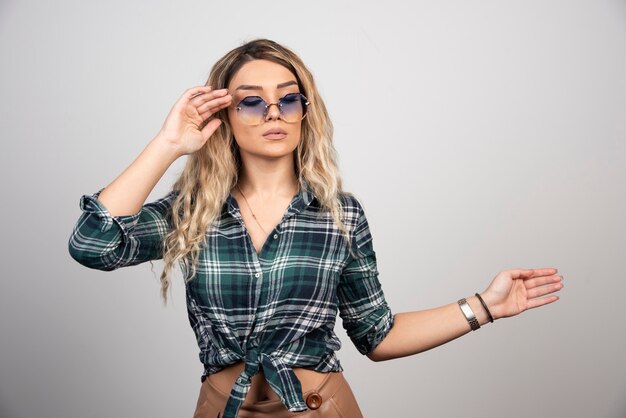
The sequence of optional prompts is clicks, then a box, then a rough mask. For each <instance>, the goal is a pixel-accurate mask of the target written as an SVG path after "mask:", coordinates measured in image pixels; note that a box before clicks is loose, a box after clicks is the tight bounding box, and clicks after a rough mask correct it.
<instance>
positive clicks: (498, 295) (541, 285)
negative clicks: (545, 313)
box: [481, 268, 563, 319]
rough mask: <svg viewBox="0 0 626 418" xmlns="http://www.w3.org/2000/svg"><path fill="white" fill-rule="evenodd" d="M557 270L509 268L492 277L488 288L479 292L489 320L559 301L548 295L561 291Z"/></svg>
mask: <svg viewBox="0 0 626 418" xmlns="http://www.w3.org/2000/svg"><path fill="white" fill-rule="evenodd" d="M556 273H557V269H555V268H544V269H513V270H504V271H501V272H500V273H498V274H497V275H496V277H495V278H494V279H493V281H492V282H491V284H490V285H489V287H488V288H487V289H486V290H485V291H484V292H482V293H481V296H482V298H483V299H484V300H485V303H486V304H487V306H488V307H489V311H490V312H491V315H492V316H493V319H499V318H506V317H508V316H514V315H518V314H520V313H522V312H524V311H525V310H527V309H532V308H537V307H539V306H544V305H547V304H549V303H552V302H556V301H557V300H559V297H558V296H555V295H551V296H546V295H550V294H551V293H554V292H557V291H559V290H561V289H562V288H563V283H561V280H562V279H563V277H562V276H558V275H556Z"/></svg>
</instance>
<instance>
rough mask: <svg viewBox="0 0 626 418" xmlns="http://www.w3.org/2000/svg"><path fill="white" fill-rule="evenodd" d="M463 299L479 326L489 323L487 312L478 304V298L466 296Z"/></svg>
mask: <svg viewBox="0 0 626 418" xmlns="http://www.w3.org/2000/svg"><path fill="white" fill-rule="evenodd" d="M465 299H466V300H467V303H468V304H469V306H470V308H472V311H474V315H475V316H476V319H477V320H478V323H479V324H480V326H483V325H485V324H488V323H489V322H491V321H489V315H488V314H487V311H486V310H485V308H484V307H483V305H482V304H481V303H480V300H479V299H478V297H476V295H472V296H468V297H466V298H465Z"/></svg>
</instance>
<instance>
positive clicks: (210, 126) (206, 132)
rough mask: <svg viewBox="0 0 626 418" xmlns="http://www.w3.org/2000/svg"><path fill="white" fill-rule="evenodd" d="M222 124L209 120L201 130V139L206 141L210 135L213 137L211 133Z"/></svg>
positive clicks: (215, 120)
mask: <svg viewBox="0 0 626 418" xmlns="http://www.w3.org/2000/svg"><path fill="white" fill-rule="evenodd" d="M221 124H222V121H221V120H219V119H213V120H210V121H209V122H208V123H207V124H206V125H205V127H204V128H202V131H200V132H202V137H203V138H204V140H205V141H206V140H207V139H208V138H209V137H210V136H211V135H213V132H215V131H216V130H217V128H219V127H220V125H221Z"/></svg>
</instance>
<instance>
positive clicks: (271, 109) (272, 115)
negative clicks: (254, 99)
mask: <svg viewBox="0 0 626 418" xmlns="http://www.w3.org/2000/svg"><path fill="white" fill-rule="evenodd" d="M278 118H280V109H279V108H278V104H277V103H270V104H269V105H268V108H267V115H266V119H267V120H278Z"/></svg>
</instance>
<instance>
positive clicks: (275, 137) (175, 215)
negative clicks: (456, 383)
mask: <svg viewBox="0 0 626 418" xmlns="http://www.w3.org/2000/svg"><path fill="white" fill-rule="evenodd" d="M332 134H333V129H332V124H331V122H330V119H329V117H328V113H327V112H326V108H325V106H324V102H323V101H322V99H321V97H320V96H319V94H318V91H317V89H316V87H315V83H314V80H313V77H312V75H311V73H310V72H309V71H308V70H307V68H306V67H305V66H304V64H303V63H302V61H301V60H300V58H299V57H298V56H297V55H295V54H294V53H293V52H292V51H290V50H289V49H287V48H285V47H284V46H281V45H279V44H277V43H275V42H272V41H269V40H265V39H259V40H255V41H252V42H249V43H246V44H245V45H243V46H241V47H239V48H236V49H234V50H232V51H230V52H229V53H227V54H226V55H225V56H224V57H223V58H222V59H220V60H219V61H218V62H217V63H216V64H215V65H214V67H213V69H212V70H211V73H210V76H209V79H208V81H207V83H206V85H205V86H200V87H194V88H191V89H189V90H187V91H186V92H185V93H184V94H183V95H182V97H181V98H180V99H179V100H178V101H177V102H176V104H175V105H174V107H173V108H172V110H171V112H170V114H169V115H168V117H167V119H166V121H165V123H164V125H163V127H162V129H161V130H160V132H159V133H158V135H156V137H155V138H154V139H153V140H152V141H151V142H150V143H149V144H148V145H147V146H146V148H145V149H144V151H143V152H142V153H141V154H140V155H139V157H137V159H136V160H135V161H134V162H133V163H132V164H131V165H130V166H129V167H128V168H127V169H126V170H125V171H124V172H123V173H122V174H121V175H119V176H118V177H117V178H116V179H115V180H114V181H113V182H112V183H111V184H109V185H108V186H107V187H105V188H103V189H101V190H100V191H99V192H97V193H95V194H93V195H85V196H83V197H82V198H81V201H80V204H81V209H82V210H83V213H82V214H81V217H80V219H79V220H78V222H77V224H76V227H75V228H74V231H73V233H72V236H71V237H70V241H69V250H70V253H71V255H72V257H73V258H74V259H76V260H77V261H78V262H80V263H81V264H83V265H85V266H87V267H91V268H96V269H101V270H113V269H117V268H120V267H124V266H130V265H135V264H139V263H142V262H145V261H148V260H154V259H158V258H163V260H164V264H165V268H164V271H163V273H162V275H161V283H162V288H161V294H162V297H163V299H164V301H165V302H167V290H168V288H169V284H170V282H169V276H168V272H169V271H170V270H171V268H172V267H173V266H174V264H179V265H180V266H181V269H182V271H183V273H184V277H185V283H186V296H187V306H188V311H189V318H190V323H191V326H192V328H193V330H194V332H195V334H196V337H197V340H198V344H199V347H200V360H201V362H202V363H203V365H204V373H203V374H202V378H201V381H202V385H201V390H200V395H199V399H198V403H197V407H196V413H195V415H194V417H196V418H199V417H211V418H213V417H218V416H221V417H224V418H232V417H236V416H239V417H270V416H271V417H287V416H302V417H340V416H341V417H361V416H362V414H361V411H360V409H359V406H358V404H357V401H356V399H355V397H354V395H353V393H352V391H351V389H350V386H349V384H348V383H347V382H346V380H345V379H344V377H343V373H342V370H343V369H342V367H341V365H340V362H339V360H338V359H337V356H336V351H337V350H338V349H339V348H340V346H341V344H340V341H339V340H338V338H337V336H336V335H335V333H334V332H333V328H334V324H335V319H336V316H337V313H339V315H340V316H341V318H342V320H343V326H344V328H345V329H346V331H347V334H348V336H349V337H350V339H351V340H352V342H353V343H354V344H355V346H356V348H357V349H358V350H359V351H360V352H361V353H363V354H366V355H367V356H368V357H369V358H370V359H372V360H374V361H381V360H388V359H393V358H397V357H403V356H409V355H412V354H415V353H419V352H422V351H425V350H428V349H430V348H433V347H436V346H438V345H441V344H443V343H446V342H448V341H451V340H453V339H455V338H457V337H459V336H461V335H464V334H466V333H467V332H469V331H470V330H475V329H478V328H479V327H480V326H481V325H484V324H485V323H487V322H493V321H494V320H495V319H499V318H504V317H508V316H512V315H517V314H519V313H521V312H523V311H525V310H526V309H529V308H535V307H539V306H543V305H546V304H549V303H551V302H554V301H556V300H557V299H558V297H557V296H554V295H552V293H554V292H556V291H558V290H560V289H561V288H562V284H561V279H562V277H561V276H558V275H557V271H556V269H553V268H544V269H528V270H526V269H514V270H506V271H502V272H500V273H498V274H497V275H496V277H495V278H494V279H493V281H492V282H491V284H490V285H489V286H488V288H487V289H486V290H485V291H484V292H482V293H480V294H479V293H476V294H475V295H471V296H468V297H466V298H463V299H461V300H459V301H458V302H453V303H450V304H448V305H445V306H442V307H439V308H435V309H429V310H424V311H416V312H404V313H396V314H395V315H392V313H391V310H390V308H389V306H388V305H387V303H386V301H385V296H384V294H383V291H382V289H381V285H380V283H379V280H378V271H377V267H376V254H375V252H374V249H373V245H372V236H371V234H370V230H369V227H368V222H367V218H366V216H365V211H364V209H363V206H362V205H361V203H360V202H359V200H358V199H357V198H356V197H355V196H354V195H352V194H350V193H348V192H346V191H344V190H343V189H342V182H341V179H340V177H339V174H338V169H337V164H336V156H335V149H334V147H333V144H332ZM183 155H188V159H187V164H186V166H185V169H184V171H183V173H182V175H181V176H180V178H179V179H178V180H177V181H176V183H175V184H174V186H173V187H172V190H171V192H169V193H168V194H167V195H166V196H164V197H163V198H161V199H159V200H157V201H155V202H152V203H147V204H145V200H146V199H147V197H148V195H149V194H150V192H151V190H152V189H153V187H154V186H155V185H156V183H157V182H158V180H159V179H160V178H161V176H162V175H163V174H164V173H165V171H166V170H167V169H168V167H169V166H170V165H171V164H172V163H173V162H174V161H175V160H176V159H178V158H179V157H181V156H183Z"/></svg>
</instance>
